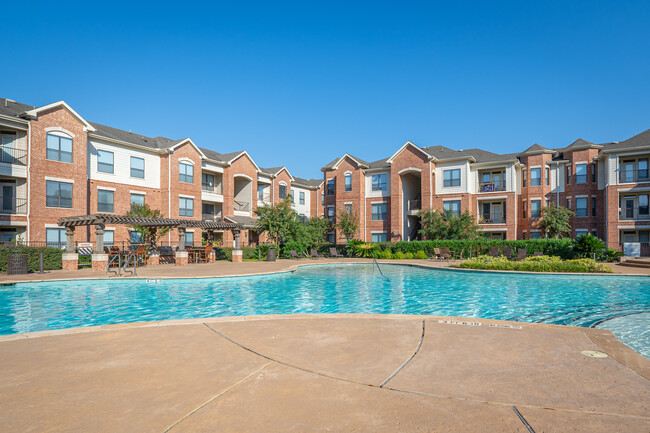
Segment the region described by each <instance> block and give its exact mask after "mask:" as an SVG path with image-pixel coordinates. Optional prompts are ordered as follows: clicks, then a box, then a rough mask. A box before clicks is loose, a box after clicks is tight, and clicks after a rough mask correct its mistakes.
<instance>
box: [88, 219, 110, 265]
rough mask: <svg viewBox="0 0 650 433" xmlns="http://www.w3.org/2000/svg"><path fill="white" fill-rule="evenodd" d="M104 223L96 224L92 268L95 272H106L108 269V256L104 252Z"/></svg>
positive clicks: (98, 222)
mask: <svg viewBox="0 0 650 433" xmlns="http://www.w3.org/2000/svg"><path fill="white" fill-rule="evenodd" d="M105 228H106V226H105V225H104V223H103V221H97V223H96V224H95V251H94V252H93V255H92V257H91V260H92V268H93V271H95V272H106V268H107V267H108V254H106V253H105V252H104V229H105Z"/></svg>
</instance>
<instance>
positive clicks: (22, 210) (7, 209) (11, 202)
mask: <svg viewBox="0 0 650 433" xmlns="http://www.w3.org/2000/svg"><path fill="white" fill-rule="evenodd" d="M0 214H12V215H13V214H27V199H26V198H16V197H8V196H0Z"/></svg>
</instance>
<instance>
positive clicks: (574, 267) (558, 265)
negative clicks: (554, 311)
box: [458, 256, 614, 273]
mask: <svg viewBox="0 0 650 433" xmlns="http://www.w3.org/2000/svg"><path fill="white" fill-rule="evenodd" d="M458 267H459V268H464V269H487V270H495V271H524V272H589V273H592V272H600V273H613V272H614V271H613V270H612V269H611V268H610V267H609V266H607V265H605V264H603V263H598V262H596V261H594V260H593V259H574V260H564V261H563V260H561V259H560V258H559V257H549V256H538V257H528V258H526V259H524V260H519V261H511V260H508V259H506V258H505V257H491V256H478V257H474V258H472V259H469V260H467V261H465V262H463V263H461V264H460V265H458Z"/></svg>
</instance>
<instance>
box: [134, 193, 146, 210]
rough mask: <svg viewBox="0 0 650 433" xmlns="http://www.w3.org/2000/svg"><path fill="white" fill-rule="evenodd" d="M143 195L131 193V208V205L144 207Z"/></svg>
mask: <svg viewBox="0 0 650 433" xmlns="http://www.w3.org/2000/svg"><path fill="white" fill-rule="evenodd" d="M144 197H145V196H144V194H135V193H131V208H132V209H133V205H138V206H144Z"/></svg>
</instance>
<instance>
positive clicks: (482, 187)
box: [478, 181, 506, 192]
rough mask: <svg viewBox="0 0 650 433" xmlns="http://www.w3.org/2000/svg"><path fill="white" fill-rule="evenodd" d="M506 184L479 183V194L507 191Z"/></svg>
mask: <svg viewBox="0 0 650 433" xmlns="http://www.w3.org/2000/svg"><path fill="white" fill-rule="evenodd" d="M505 190H506V183H505V182H500V181H499V182H479V184H478V192H495V191H505Z"/></svg>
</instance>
